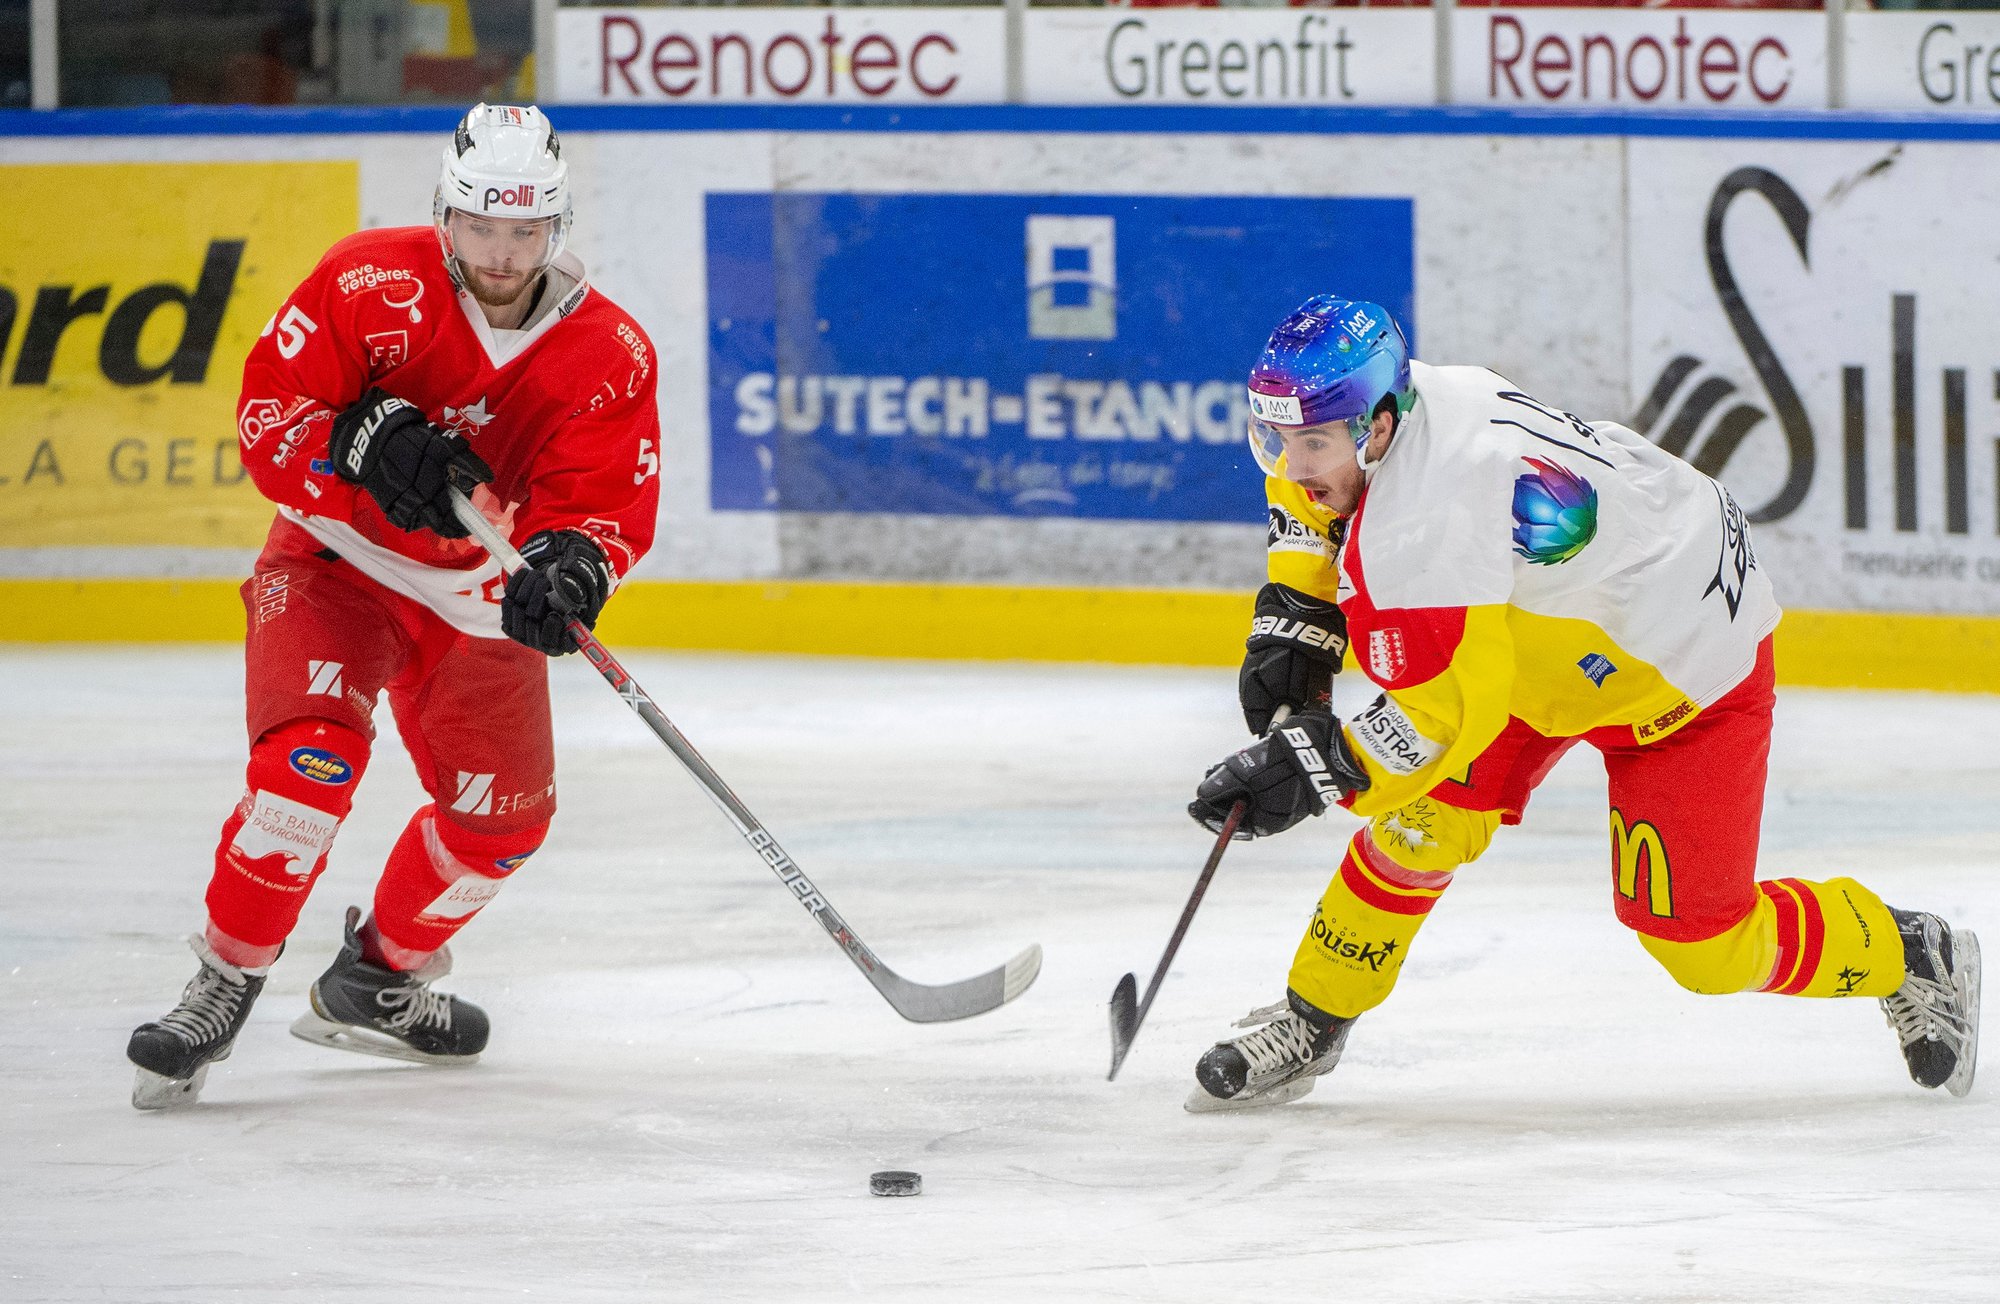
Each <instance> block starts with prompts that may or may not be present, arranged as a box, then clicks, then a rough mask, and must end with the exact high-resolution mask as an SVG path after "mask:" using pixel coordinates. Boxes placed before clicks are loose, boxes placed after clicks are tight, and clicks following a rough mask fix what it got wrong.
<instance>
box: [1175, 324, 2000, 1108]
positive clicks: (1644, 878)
mask: <svg viewBox="0 0 2000 1304" xmlns="http://www.w3.org/2000/svg"><path fill="white" fill-rule="evenodd" d="M1249 389H1250V394H1249V398H1250V406H1251V411H1252V413H1253V414H1254V415H1253V417H1252V420H1251V431H1250V435H1251V444H1252V447H1253V448H1254V449H1255V450H1256V451H1257V454H1258V458H1259V461H1260V462H1261V463H1262V464H1263V465H1264V466H1265V469H1266V472H1267V475H1268V477H1269V478H1268V479H1267V481H1266V487H1267V493H1268V496H1269V500H1270V510H1271V530H1270V554H1269V555H1270V578H1271V583H1269V584H1267V585H1266V586H1265V588H1264V590H1263V592H1262V593H1260V594H1259V598H1258V604H1257V619H1256V621H1255V623H1254V624H1253V627H1252V635H1251V638H1250V640H1249V644H1248V653H1247V655H1246V657H1245V661H1244V667H1243V673H1242V677H1241V682H1240V688H1241V696H1242V700H1243V706H1244V711H1245V717H1246V720H1247V721H1248V723H1249V724H1250V727H1251V729H1252V730H1253V731H1256V732H1260V733H1263V732H1264V731H1265V730H1266V729H1270V730H1271V731H1270V732H1269V733H1267V734H1265V736H1264V737H1263V738H1262V739H1261V740H1259V741H1258V742H1256V743H1253V744H1252V745H1251V746H1250V747H1248V748H1246V749H1245V750H1244V751H1241V752H1238V753H1236V754H1235V755H1233V756H1231V757H1229V758H1227V759H1226V760H1225V761H1223V762H1222V763H1221V764H1219V765H1217V766H1215V767H1214V768H1213V769H1212V770H1211V771H1210V772H1209V774H1208V776H1207V777H1206V778H1205V779H1204V780H1203V782H1202V784H1201V787H1200V791H1199V793H1198V795H1197V798H1196V800H1195V802H1194V804H1193V805H1192V806H1191V807H1190V812H1191V813H1192V814H1193V815H1194V816H1195V818H1196V819H1198V820H1200V821H1201V822H1202V823H1204V824H1206V825H1207V826H1209V827H1210V828H1213V829H1217V830H1219V829H1220V828H1221V827H1222V826H1223V824H1224V822H1225V821H1226V820H1227V819H1228V817H1229V815H1230V812H1231V809H1232V807H1233V806H1235V804H1236V803H1238V802H1241V803H1243V805H1244V807H1245V810H1244V814H1243V815H1242V817H1241V819H1242V822H1241V825H1240V829H1239V832H1238V835H1237V836H1239V837H1241V836H1259V835H1264V834H1271V833H1277V832H1281V831H1283V830H1284V829H1287V828H1290V827H1291V826H1292V825H1294V824H1296V823H1298V822H1299V821H1300V820H1301V819H1303V818H1305V817H1306V816H1307V815H1311V814H1317V813H1320V812H1321V811H1323V810H1325V809H1326V807H1327V805H1329V804H1331V803H1334V802H1338V803H1339V804H1341V805H1344V806H1346V807H1348V808H1349V809H1351V810H1352V811H1353V812H1354V813H1355V814H1357V815H1363V816H1368V817H1371V820H1370V823H1369V825H1368V826H1367V827H1366V828H1364V829H1363V830H1361V831H1360V832H1359V833H1357V834H1356V835H1355V836H1354V838H1353V840H1352V842H1351V843H1350V844H1349V847H1348V850H1347V853H1346V855H1345V857H1344V859H1343V862H1342V864H1341V867H1340V870H1339V872H1338V873H1337V874H1335V876H1334V878H1333V881H1332V882H1331V883H1330V884H1329V885H1328V886H1327V889H1326V892H1325V895H1324V896H1323V897H1322V898H1321V900H1320V903H1319V906H1318V909H1317V910H1316V911H1315V912H1314V915H1313V920H1312V924H1311V926H1310V927H1309V928H1308V930H1307V932H1306V936H1305V937H1304V939H1303V940H1302V941H1301V942H1300V944H1299V949H1298V953H1297V955H1296V957H1295V958H1294V960H1293V965H1292V971H1291V975H1290V981H1289V984H1288V991H1287V999H1286V1000H1285V1001H1284V1002H1283V1003H1281V1004H1278V1005H1274V1006H1271V1007H1268V1008H1267V1009H1264V1010H1259V1011H1255V1012H1253V1014H1252V1015H1251V1016H1250V1018H1249V1019H1247V1020H1245V1021H1244V1022H1243V1023H1241V1024H1239V1025H1238V1026H1250V1027H1253V1028H1254V1029H1255V1030H1254V1031H1252V1032H1249V1033H1246V1034H1244V1035H1242V1036H1238V1037H1235V1038H1231V1039H1229V1040H1227V1041H1223V1042H1220V1043H1218V1044H1217V1045H1215V1046H1214V1047H1212V1048H1211V1049H1210V1050H1209V1051H1208V1053H1207V1054H1205V1055H1203V1056H1202V1058H1201V1061H1200V1063H1199V1064H1198V1065H1197V1068H1196V1079H1197V1082H1198V1083H1199V1086H1198V1088H1197V1090H1196V1091H1195V1092H1194V1093H1193V1095H1192V1096H1190V1098H1189V1101H1188V1107H1189V1108H1190V1109H1194V1110H1205V1109H1222V1108H1240V1107H1244V1106H1249V1105H1263V1104H1273V1103H1278V1102H1281V1101H1285V1100H1291V1099H1295V1098H1297V1097H1298V1096H1301V1095H1304V1094H1305V1093H1306V1092H1307V1091H1309V1090H1310V1089H1311V1087H1312V1085H1313V1082H1314V1081H1315V1079H1316V1078H1317V1077H1318V1076H1319V1075H1320V1074H1323V1073H1325V1072H1327V1071H1329V1070H1330V1069H1331V1068H1332V1067H1333V1066H1334V1064H1335V1063H1336V1062H1337V1060H1338V1058H1339V1055H1340V1052H1341V1049H1342V1048H1343V1047H1344V1045H1345V1043H1346V1039H1347V1036H1348V1033H1349V1030H1350V1027H1351V1025H1352V1023H1353V1021H1354V1019H1355V1018H1356V1017H1357V1016H1359V1015H1360V1014H1361V1013H1362V1012H1363V1011H1365V1010H1368V1009H1371V1008H1373V1007H1374V1006H1375V1005H1377V1004H1379V1003H1380V1002H1381V1001H1382V1000H1383V999H1384V998H1385V997H1387V996H1388V994H1389V991H1390V989H1391V988H1392V987H1393V986H1394V985H1395V981H1396V976H1397V973H1398V971H1399V970H1400V969H1401V967H1402V963H1403V959H1404V956H1405V955H1406V954H1407V952H1408V949H1409V946H1410V943H1411V942H1412V940H1413V939H1414V938H1415V936H1416V934H1417V931H1418V929H1419V928H1420V927H1421V926H1422V924H1423V922H1424V919H1425V917H1426V916H1427V915H1428V913H1429V911H1430V909H1431V907H1432V906H1433V905H1434V904H1435V903H1436V902H1437V900H1438V898H1439V896H1440V895H1441V894H1442V893H1443V891H1444V890H1445V888H1446V887H1447V886H1449V884H1450V883H1451V879H1452V875H1453V873H1454V872H1455V871H1456V870H1457V869H1458V868H1459V867H1460V866H1461V865H1464V864H1466V863H1468V862H1470V861H1472V860H1475V859H1477V858H1478V856H1479V855H1480V853H1481V852H1483V851H1484V850H1485V849H1486V846H1487V843H1488V842H1489V841H1490V839H1491V838H1492V836H1493V833H1494V831H1495V829H1496V828H1497V827H1498V826H1499V825H1501V824H1513V823H1518V822H1519V821H1520V818H1521V814H1522V811H1523V810H1524V809H1525V807H1526V805H1527V802H1528V797H1529V794H1530V792H1531V791H1532V790H1533V788H1534V787H1535V785H1536V784H1537V783H1538V782H1539V781H1540V780H1541V779H1542V777H1543V776H1544V775H1546V774H1547V773H1548V771H1549V769H1550V767H1552V766H1553V765H1554V764H1555V762H1556V760H1557V758H1559V757H1560V756H1561V755H1562V754H1563V753H1564V752H1565V751H1567V750H1568V749H1569V748H1570V747H1571V746H1573V745H1575V744H1576V743H1578V742H1586V743H1589V744H1590V745H1591V746H1593V747H1595V748H1596V749H1597V750H1598V751H1599V752H1601V753H1602V754H1603V756H1604V759H1605V766H1606V769H1607V771H1608V773H1609V777H1610V807H1611V810H1610V825H1611V871H1612V888H1613V903H1614V906H1615V908H1616V910H1617V913H1618V917H1619V920H1620V921H1621V922H1622V923H1624V924H1625V925H1626V926H1627V927H1628V928H1631V929H1632V930H1633V931H1635V932H1636V933H1637V934H1638V936H1639V940H1640V943H1641V944H1642V945H1643V946H1644V947H1645V948H1646V949H1647V951H1648V952H1650V953H1651V954H1652V956H1653V957H1654V958H1655V959H1656V960H1658V961H1659V963H1660V964H1661V965H1662V966H1664V967H1665V968H1666V970H1667V972H1668V973H1670V974H1671V975H1673V977H1674V978H1675V979H1676V980H1677V981H1678V982H1680V983H1681V984H1682V985H1683V986H1685V987H1688V988H1689V989H1691V990H1694V991H1698V992H1713V993H1721V992H1738V991H1766V992H1777V993H1782V994H1786V995H1794V996H1866V997H1876V998H1879V999H1881V1000H1882V1002H1883V1006H1884V1008H1885V1010H1886V1012H1887V1014H1888V1017H1889V1020H1890V1022H1891V1024H1892V1025H1893V1026H1894V1027H1895V1028H1896V1030H1897V1033H1898V1037H1899V1040H1900V1041H1901V1043H1902V1046H1903V1050H1904V1055H1905V1059H1906V1061H1907V1064H1908V1067H1909V1070H1910V1073H1911V1076H1912V1077H1913V1078H1914V1079H1915V1080H1916V1081H1918V1082H1919V1083H1921V1084H1923V1085H1924V1086H1927V1087H1936V1086H1944V1087H1945V1088H1946V1089H1947V1090H1949V1091H1950V1092H1951V1093H1952V1094H1954V1095H1963V1094H1964V1093H1965V1092H1966V1091H1967V1090H1968V1089H1969V1088H1970V1086H1971V1082H1972V1074H1973V1068H1974V1062H1975V1052H1976V1048H1977V1032H1978V1028H1977V1018H1978V981H1979V951H1978V941H1977V939H1976V938H1975V937H1974V936H1973V935H1972V934H1971V933H1970V932H1968V931H1966V930H1964V929H1962V928H1959V929H1954V928H1952V927H1951V926H1949V925H1947V924H1945V923H1944V921H1942V920H1940V919H1938V918H1937V917H1936V916H1935V915H1930V914H1924V913H1920V912H1905V911H1893V910H1891V909H1890V908H1889V907H1887V906H1885V905H1884V904H1883V903H1882V902H1881V900H1880V899H1879V898H1878V897H1877V896H1876V895H1875V894H1874V893H1873V892H1872V891H1870V890H1869V889H1868V888H1866V887H1864V886H1863V885H1862V884H1860V883H1858V882H1856V881H1855V880H1853V879H1851V878H1830V879H1826V880H1824V881H1808V880H1804V879H1797V878H1783V879H1775V880H1766V881H1762V882H1760V881H1758V879H1757V876H1756V865H1757V834H1758V826H1759V820H1760V816H1761V812H1762V808H1763V797H1764V782H1765V771H1766V763H1767V759H1768V756H1769V750H1770V729H1771V707H1772V702H1773V687H1772V685H1773V675H1772V662H1771V633H1772V631H1773V630H1774V629H1775V628H1776V627H1777V624H1778V618H1779V612H1778V606H1777V603H1776V601H1775V600H1774V598H1773V597H1772V593H1771V586H1770V582H1769V581H1768V579H1767V578H1766V577H1765V575H1764V572H1763V570H1762V569H1761V568H1760V567H1759V566H1758V564H1757V558H1756V554H1755V552H1754V551H1753V549H1752V547H1751V542H1750V537H1749V532H1748V528H1747V526H1746V524H1745V522H1744V518H1743V513H1742V512H1741V510H1739V509H1738V507H1737V505H1736V503H1735V502H1734V501H1733V500H1732V499H1731V498H1730V496H1729V493H1728V491H1727V490H1725V489H1724V488H1723V487H1722V486H1721V485H1719V484H1717V483H1716V482H1715V481H1713V480H1711V479H1709V478H1708V477H1707V476H1704V475H1702V474H1701V473H1700V472H1698V471H1696V470H1695V469H1694V468H1692V467H1691V466H1689V465H1688V464H1687V463H1685V462H1683V461H1681V460H1680V459H1679V458H1676V457H1674V456H1672V455H1671V454H1669V453H1666V452H1663V451H1662V450H1660V449H1659V448H1657V447H1655V446H1654V445H1652V444H1651V443H1648V442H1647V441H1646V440H1645V439H1643V438H1641V437H1640V436H1639V435H1637V434H1635V433H1633V432H1632V431H1630V430H1628V429H1626V428H1625V427H1623V426H1620V425H1617V424H1614V423H1610V422H1595V423H1592V422H1585V421H1582V420H1579V419H1578V418H1576V417H1574V416H1571V415H1569V414H1568V413H1566V412H1564V411H1562V410H1561V409H1559V408H1555V407H1551V406H1549V405H1548V404H1545V403H1542V402H1540V401H1538V400H1536V399H1534V398H1532V397H1530V396H1529V395H1527V394H1525V393H1523V392H1521V391H1520V390H1519V389H1518V388H1517V387H1515V386H1514V385H1513V384H1511V383H1509V382H1508V381H1507V380H1505V379H1504V378H1502V377H1500V376H1498V375H1496V374H1495V373H1493V372H1491V371H1488V370H1486V369H1485V368H1482V367H1431V366H1426V365H1425V364H1423V363H1420V362H1412V361H1410V360H1409V358H1408V356H1407V353H1406V352H1405V349H1404V345H1403V340H1402V334H1401V332H1400V331H1399V330H1398V329H1397V327H1396V325H1395V322H1394V321H1393V320H1392V319H1391V318H1390V316H1389V314H1388V313H1387V312H1386V311H1384V310H1383V309H1382V308H1380V307H1379V306H1377V305H1374V304H1368V303H1354V302H1349V301H1344V300H1339V299H1334V298H1331V297H1329V296H1320V297H1318V298H1314V299H1311V300H1308V301H1307V303H1306V304H1305V305H1304V306H1302V307H1301V308H1300V309H1299V310H1298V311H1297V312H1295V313H1293V314H1292V315H1291V316H1290V317H1288V318H1287V319H1286V320H1285V322H1284V323H1283V324H1281V325H1280V326H1279V327H1278V329H1277V330H1276V331H1275V332H1274V333H1273V334H1272V336H1271V340H1270V342H1269V344H1268V346H1267V347H1266V349H1265V351H1264V354H1263V356H1262V357H1261V358H1260V360H1259V362H1258V365H1257V367H1256V368H1255V369H1254V370H1253V371H1252V372H1251V376H1250V385H1249ZM1349 640H1351V643H1352V646H1351V653H1352V657H1353V660H1354V662H1355V663H1356V664H1357V665H1358V666H1359V667H1360V668H1361V670H1362V671H1363V673H1365V674H1366V675H1367V677H1368V678H1369V679H1370V680H1371V681H1373V682H1374V683H1375V684H1376V685H1378V686H1379V687H1380V688H1381V689H1382V690H1383V691H1382V693H1381V695H1380V696H1379V697H1377V698H1376V699H1375V701H1374V703H1373V704H1372V705H1371V706H1369V707H1368V708H1367V709H1365V710H1363V711H1362V712H1360V713H1359V714H1358V715H1356V716H1355V717H1354V718H1353V719H1351V720H1347V721H1342V720H1339V719H1337V718H1335V717H1334V716H1333V715H1332V714H1331V712H1330V711H1329V710H1328V708H1327V706H1326V700H1327V699H1326V692H1325V690H1326V686H1327V684H1328V682H1329V680H1330V676H1331V674H1332V673H1333V672H1334V671H1335V670H1336V669H1337V668H1338V665H1339V660H1340V655H1341V652H1342V651H1343V650H1344V649H1347V648H1348V644H1349ZM1280 708H1283V709H1284V710H1286V711H1288V712H1290V713H1291V714H1290V715H1289V716H1288V717H1286V718H1283V719H1282V720H1281V721H1280V722H1279V723H1277V724H1276V726H1275V728H1273V727H1272V721H1273V718H1274V717H1275V716H1277V715H1278V713H1279V711H1280Z"/></svg>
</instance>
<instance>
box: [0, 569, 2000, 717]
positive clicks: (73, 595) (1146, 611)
mask: <svg viewBox="0 0 2000 1304" xmlns="http://www.w3.org/2000/svg"><path fill="white" fill-rule="evenodd" d="M1251 602H1252V594H1250V593H1249V592H1247V591H1246V592H1242V593H1231V592H1213V591H1207V590H1195V589H1081V588H1053V587H1050V588H1022V587H1008V586H1003V585H978V584H899V583H838V582H832V581H817V580H785V581H769V582H765V581H756V580H750V581H728V582H709V581H679V580H635V581H634V582H632V583H631V584H628V585H626V586H625V587H624V588H623V589H621V590H620V591H619V593H618V596H617V598H616V599H615V600H613V602H612V603H611V607H610V609H609V610H608V611H607V612H606V613H605V618H604V622H603V624H602V625H601V626H600V627H599V630H598V632H599V633H600V634H602V635H603V636H604V639H605V641H606V642H607V643H608V644H610V645H611V647H612V649H613V651H616V650H617V649H618V648H620V647H631V648H673V649H679V650H688V651H717V652H792V653H818V654H824V655H833V656H866V657H923V658H945V659H973V660H999V661H1015V660H1019V661H1097V662H1115V663H1121V664H1135V665H1145V664H1150V665H1185V666H1233V665H1235V664H1237V662H1238V661H1239V660H1240V659H1241V657H1242V652H1243V638H1244V633H1245V630H1246V629H1247V628H1248V626H1249V623H1250V609H1251ZM0 604H4V609H5V610H8V611H13V612H17V613H23V612H31V613H34V616H35V619H34V620H33V621H32V622H23V621H21V620H18V619H17V620H11V621H6V622H0V641H14V642H47V643H55V642H86V643H98V642H173V643H185V642H234V641H237V640H240V639H241V638H242V637H243V607H242V603H241V602H240V601H239V599H238V598H237V595H236V583H235V582H234V581H231V580H173V579H140V580H132V579H118V580H111V579H87V580H44V579H0ZM1777 662H1778V679H1779V682H1781V683H1785V684H1794V685H1805V686H1813V687H1825V688H1883V689H1933V690H1938V691H1945V692H1973V693H2000V617H1992V616H1931V615H1912V614H1904V613H1865V612H1837V611H1791V612H1787V613H1786V614H1785V620H1784V624H1782V625H1781V626H1780V627H1779V629H1778V649H1777Z"/></svg>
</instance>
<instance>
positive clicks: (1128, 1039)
mask: <svg viewBox="0 0 2000 1304" xmlns="http://www.w3.org/2000/svg"><path fill="white" fill-rule="evenodd" d="M1138 1035H1139V980H1138V979H1137V978H1134V977H1133V976H1132V975H1131V974H1129V973H1128V974H1126V975H1125V976H1124V977H1123V978H1120V979H1119V980H1118V985H1117V986H1116V987H1114V988H1112V989H1111V1072H1109V1073H1107V1074H1105V1075H1104V1080H1105V1081H1106V1082H1110V1081H1113V1080H1115V1079H1116V1078H1117V1077H1118V1067H1119V1065H1121V1064H1123V1063H1124V1062H1125V1052H1126V1051H1129V1050H1131V1049H1132V1039H1133V1038H1134V1037H1136V1036H1138Z"/></svg>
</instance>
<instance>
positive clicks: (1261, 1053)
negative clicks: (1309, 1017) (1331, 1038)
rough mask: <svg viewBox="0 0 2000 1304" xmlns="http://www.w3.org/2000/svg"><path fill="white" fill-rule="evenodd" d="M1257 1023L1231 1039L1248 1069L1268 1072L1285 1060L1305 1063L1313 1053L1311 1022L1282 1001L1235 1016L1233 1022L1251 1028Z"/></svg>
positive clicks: (1284, 1064) (1240, 1026) (1310, 1058)
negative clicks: (1236, 1017) (1240, 1052)
mask: <svg viewBox="0 0 2000 1304" xmlns="http://www.w3.org/2000/svg"><path fill="white" fill-rule="evenodd" d="M1258 1024H1263V1025H1264V1026H1263V1027H1261V1028H1258V1029H1257V1031H1256V1032H1252V1033H1247V1034H1245V1035H1244V1036H1241V1037H1238V1038H1236V1043H1235V1044H1236V1048H1237V1049H1238V1050H1240V1051H1242V1052H1243V1058H1244V1059H1245V1060H1247V1061H1249V1064H1250V1071H1251V1072H1252V1073H1269V1072H1271V1071H1273V1070H1275V1069H1279V1068H1283V1067H1285V1066H1286V1065H1289V1064H1303V1063H1307V1062H1309V1061H1310V1060H1312V1058H1313V1057H1314V1055H1315V1054H1317V1052H1316V1051H1315V1050H1314V1049H1313V1031H1312V1028H1311V1026H1310V1025H1309V1024H1307V1023H1306V1021H1305V1020H1304V1019H1301V1018H1300V1017H1299V1016H1298V1015H1296V1014H1294V1013H1292V1008H1291V1006H1289V1005H1287V1004H1286V1003H1285V1002H1283V1001H1279V1002H1278V1003H1277V1004H1276V1005H1266V1006H1264V1007H1263V1008H1262V1009H1256V1010H1252V1011H1250V1013H1248V1014H1246V1015H1244V1016H1243V1017H1242V1018H1240V1019H1238V1020H1237V1021H1236V1023H1235V1026H1236V1027H1238V1028H1252V1027H1257V1025H1258Z"/></svg>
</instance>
